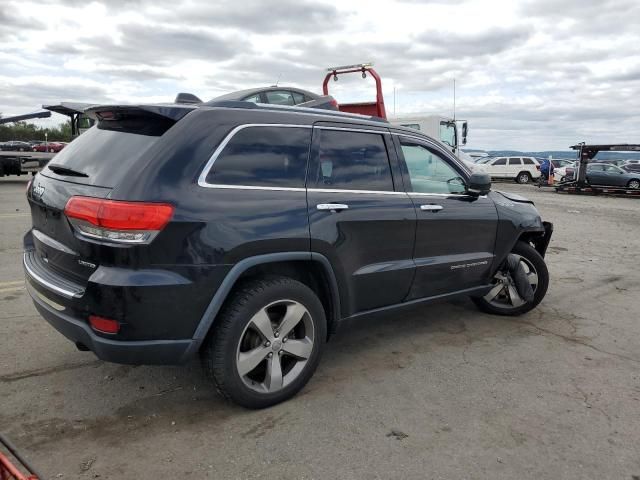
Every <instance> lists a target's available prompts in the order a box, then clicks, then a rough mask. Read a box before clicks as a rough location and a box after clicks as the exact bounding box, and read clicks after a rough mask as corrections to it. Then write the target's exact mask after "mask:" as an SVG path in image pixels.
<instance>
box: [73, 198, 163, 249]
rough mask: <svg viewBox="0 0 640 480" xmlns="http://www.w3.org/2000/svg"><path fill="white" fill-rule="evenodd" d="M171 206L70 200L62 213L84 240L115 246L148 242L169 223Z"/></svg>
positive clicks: (80, 199) (86, 199)
mask: <svg viewBox="0 0 640 480" xmlns="http://www.w3.org/2000/svg"><path fill="white" fill-rule="evenodd" d="M173 211H174V207H173V205H168V204H166V203H144V202H123V201H119V200H104V199H101V198H92V197H71V198H70V199H69V201H68V202H67V205H66V207H65V208H64V214H65V215H66V216H67V218H68V219H69V220H70V221H71V224H72V225H73V226H74V228H75V229H76V231H77V232H78V233H79V234H80V235H83V236H85V237H88V238H95V239H98V240H106V241H110V242H116V243H149V242H151V241H152V240H153V239H154V238H155V236H156V235H157V234H158V233H160V231H162V229H163V228H164V227H165V226H166V225H167V223H169V220H171V217H172V216H173Z"/></svg>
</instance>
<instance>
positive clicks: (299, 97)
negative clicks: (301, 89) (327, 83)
mask: <svg viewBox="0 0 640 480" xmlns="http://www.w3.org/2000/svg"><path fill="white" fill-rule="evenodd" d="M291 95H293V101H294V102H296V105H298V104H299V103H304V102H307V101H308V100H305V98H304V95H303V94H301V93H298V92H291Z"/></svg>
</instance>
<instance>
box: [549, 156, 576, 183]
mask: <svg viewBox="0 0 640 480" xmlns="http://www.w3.org/2000/svg"><path fill="white" fill-rule="evenodd" d="M551 163H552V164H553V167H554V170H553V175H554V178H555V179H556V180H560V181H561V182H562V181H564V180H565V179H566V177H567V167H572V166H574V165H575V161H571V160H562V159H556V160H551Z"/></svg>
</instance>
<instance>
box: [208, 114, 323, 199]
mask: <svg viewBox="0 0 640 480" xmlns="http://www.w3.org/2000/svg"><path fill="white" fill-rule="evenodd" d="M251 127H281V128H308V129H311V128H312V126H311V125H294V124H289V123H245V124H242V125H238V126H237V127H235V128H234V129H233V130H231V131H230V132H229V133H228V134H227V136H226V137H224V139H223V140H222V142H220V145H218V148H216V149H215V150H214V152H213V153H212V154H211V157H209V160H208V161H207V163H206V165H205V166H204V169H203V170H202V173H201V174H200V176H199V177H198V185H199V186H201V187H205V188H218V186H219V185H220V184H213V183H207V175H209V171H210V170H211V168H212V167H213V164H214V163H215V161H216V160H217V158H218V157H219V156H220V154H221V153H222V151H223V150H224V148H225V147H226V146H227V144H228V143H229V142H230V141H231V139H232V138H233V137H234V136H235V134H236V133H238V132H239V131H240V130H244V129H245V128H251ZM224 186H227V187H231V186H233V187H236V186H238V185H224ZM240 186H242V185H240ZM247 186H248V185H247ZM272 188H276V189H278V188H281V187H262V188H259V189H260V190H265V189H266V190H269V189H272ZM282 188H285V187H282ZM290 188H294V187H290ZM252 189H258V188H257V187H254V188H252Z"/></svg>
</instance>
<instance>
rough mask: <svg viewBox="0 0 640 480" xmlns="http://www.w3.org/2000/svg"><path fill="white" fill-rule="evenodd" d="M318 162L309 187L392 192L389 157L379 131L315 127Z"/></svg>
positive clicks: (311, 173)
mask: <svg viewBox="0 0 640 480" xmlns="http://www.w3.org/2000/svg"><path fill="white" fill-rule="evenodd" d="M315 135H317V136H318V145H319V148H318V161H317V162H316V165H315V166H314V167H313V169H312V170H310V177H309V180H310V181H309V182H308V185H309V186H314V185H315V187H316V188H327V189H333V188H335V189H341V190H375V191H393V180H392V177H391V168H390V167H389V158H388V156H387V149H386V146H385V142H384V139H383V138H382V135H381V134H375V133H360V132H349V131H339V130H325V129H317V130H315Z"/></svg>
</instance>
